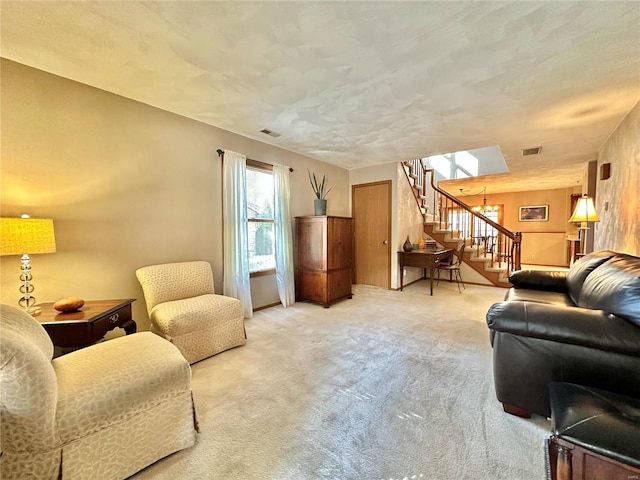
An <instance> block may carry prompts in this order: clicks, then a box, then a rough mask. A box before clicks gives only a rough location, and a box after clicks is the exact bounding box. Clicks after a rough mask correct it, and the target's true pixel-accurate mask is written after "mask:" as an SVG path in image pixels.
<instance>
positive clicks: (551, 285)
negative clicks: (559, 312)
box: [509, 270, 567, 292]
mask: <svg viewBox="0 0 640 480" xmlns="http://www.w3.org/2000/svg"><path fill="white" fill-rule="evenodd" d="M509 282H510V283H511V284H512V285H513V286H514V287H516V288H532V289H536V290H550V291H552V292H566V291H567V272H566V271H552V270H516V271H515V272H513V273H512V274H511V275H509Z"/></svg>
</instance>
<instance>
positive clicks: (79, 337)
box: [34, 298, 137, 357]
mask: <svg viewBox="0 0 640 480" xmlns="http://www.w3.org/2000/svg"><path fill="white" fill-rule="evenodd" d="M135 301H136V299H135V298H129V299H125V300H88V301H86V302H85V303H84V306H82V308H80V310H76V311H75V312H67V313H62V312H58V311H57V310H55V309H54V308H53V302H51V303H41V304H39V305H38V306H39V307H41V308H42V312H41V313H40V315H38V316H36V317H34V318H35V319H36V320H38V321H39V322H40V324H41V325H42V326H43V327H44V329H45V330H46V331H47V333H48V334H49V336H50V337H51V341H52V342H53V345H54V346H55V353H54V357H59V356H60V355H64V354H65V353H69V352H72V351H74V350H78V349H80V348H83V347H88V346H89V345H93V344H94V343H97V342H99V341H101V340H102V339H103V338H104V336H105V334H106V333H107V332H109V331H111V330H113V329H114V328H116V327H119V328H122V329H123V330H124V331H125V333H126V334H127V335H130V334H132V333H136V330H137V325H136V322H135V321H134V320H133V319H132V318H131V304H132V303H133V302H135Z"/></svg>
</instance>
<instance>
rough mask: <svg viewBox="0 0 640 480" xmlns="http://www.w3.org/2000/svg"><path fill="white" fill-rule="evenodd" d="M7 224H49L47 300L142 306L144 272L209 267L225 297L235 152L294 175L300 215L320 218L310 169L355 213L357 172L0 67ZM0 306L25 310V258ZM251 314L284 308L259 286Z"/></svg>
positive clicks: (37, 280) (35, 263) (137, 312)
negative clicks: (228, 165)
mask: <svg viewBox="0 0 640 480" xmlns="http://www.w3.org/2000/svg"><path fill="white" fill-rule="evenodd" d="M1 75H2V76H1V81H2V83H1V88H2V90H1V94H2V106H1V112H0V113H1V115H2V126H1V135H2V164H1V171H0V172H1V187H2V192H1V197H0V199H1V207H2V216H19V215H20V214H22V213H28V214H30V215H31V216H32V217H50V218H53V220H54V225H55V232H56V243H57V252H56V253H55V254H48V255H34V256H33V257H32V271H33V275H34V285H35V287H36V291H35V292H34V295H35V296H36V298H37V300H38V301H39V302H45V301H55V300H57V299H58V298H61V297H64V296H79V297H83V298H85V299H101V298H137V299H138V301H137V302H135V303H134V318H135V319H136V320H137V321H138V323H139V325H140V328H141V329H146V328H147V326H148V319H147V316H146V309H145V306H144V301H143V296H142V291H141V289H140V287H139V285H138V283H137V281H136V278H135V270H136V268H138V267H140V266H143V265H149V264H154V263H164V262H175V261H185V260H193V259H203V260H207V261H209V262H211V264H212V265H213V268H214V276H215V283H216V291H218V293H221V289H222V216H221V163H220V159H219V158H218V156H217V154H216V149H218V148H222V149H230V150H235V151H238V152H241V153H244V154H245V155H247V156H248V157H250V158H254V159H257V160H261V161H264V162H271V163H273V162H279V163H284V164H287V165H290V166H291V167H293V168H294V169H295V171H294V172H293V173H292V175H291V213H292V215H293V216H298V215H311V214H313V198H314V197H313V192H312V191H311V187H310V186H309V181H308V178H307V169H310V170H312V171H314V172H316V174H319V175H320V176H322V175H324V174H326V175H327V182H328V186H329V187H332V191H331V193H330V194H329V196H328V213H329V214H331V215H349V212H350V208H349V173H348V171H347V170H344V169H342V168H339V167H335V166H331V165H328V164H325V163H322V162H319V161H316V160H313V159H310V158H308V157H304V156H301V155H297V154H294V153H291V152H288V151H286V150H283V149H280V148H277V147H273V146H270V145H267V144H264V143H261V142H258V141H255V140H251V139H248V138H246V137H242V136H239V135H235V134H233V133H230V132H227V131H224V130H221V129H218V128H215V127H211V126H209V125H205V124H202V123H199V122H197V121H194V120H190V119H187V118H184V117H181V116H179V115H175V114H172V113H168V112H166V111H163V110H159V109H157V108H154V107H150V106H148V105H144V104H142V103H138V102H135V101H132V100H128V99H126V98H123V97H120V96H118V95H114V94H111V93H107V92H105V91H103V90H98V89H95V88H92V87H89V86H87V85H83V84H79V83H76V82H72V81H69V80H66V79H63V78H61V77H57V76H54V75H51V74H48V73H45V72H42V71H39V70H35V69H32V68H29V67H26V66H24V65H20V64H17V63H14V62H11V61H7V60H2V64H1ZM0 265H1V267H2V269H1V275H0V281H1V284H0V285H1V287H2V289H1V293H0V298H1V300H2V302H3V303H9V304H16V302H17V299H18V297H19V295H18V286H19V280H18V276H19V273H20V272H19V265H20V262H19V258H18V257H14V256H11V257H2V260H1V264H0ZM252 287H253V296H254V307H259V306H261V305H265V304H270V303H275V302H277V301H278V297H277V292H276V287H275V278H274V277H273V276H270V277H262V278H258V279H254V281H252Z"/></svg>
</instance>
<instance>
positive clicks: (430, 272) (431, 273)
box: [429, 268, 435, 297]
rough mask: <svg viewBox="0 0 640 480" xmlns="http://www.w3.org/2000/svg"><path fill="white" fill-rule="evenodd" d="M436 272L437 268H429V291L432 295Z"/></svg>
mask: <svg viewBox="0 0 640 480" xmlns="http://www.w3.org/2000/svg"><path fill="white" fill-rule="evenodd" d="M434 272H435V269H433V268H430V269H429V292H430V295H431V296H432V297H433V273H434Z"/></svg>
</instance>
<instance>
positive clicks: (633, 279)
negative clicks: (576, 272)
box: [578, 254, 640, 327]
mask: <svg viewBox="0 0 640 480" xmlns="http://www.w3.org/2000/svg"><path fill="white" fill-rule="evenodd" d="M578 305H579V306H580V307H584V308H592V309H601V310H604V311H605V312H610V313H613V314H615V315H617V316H619V317H622V318H625V319H627V320H629V321H631V322H633V323H635V324H636V325H638V326H639V327H640V258H638V257H633V256H631V255H625V254H617V255H616V256H615V257H613V258H611V259H610V260H609V261H607V262H606V263H604V264H602V265H600V266H599V267H598V268H597V269H596V270H595V271H594V272H593V273H592V274H591V275H589V276H588V277H587V278H586V280H585V282H584V285H583V286H582V291H581V293H580V298H579V299H578Z"/></svg>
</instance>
